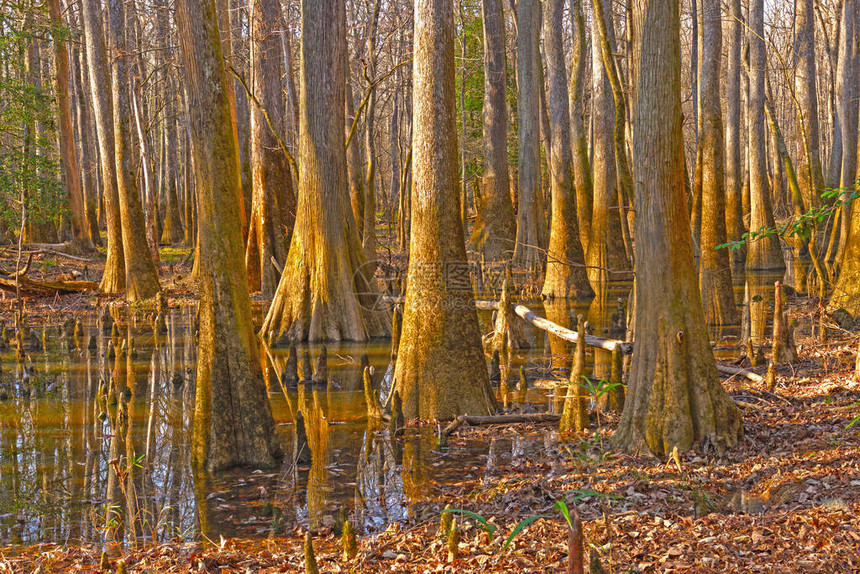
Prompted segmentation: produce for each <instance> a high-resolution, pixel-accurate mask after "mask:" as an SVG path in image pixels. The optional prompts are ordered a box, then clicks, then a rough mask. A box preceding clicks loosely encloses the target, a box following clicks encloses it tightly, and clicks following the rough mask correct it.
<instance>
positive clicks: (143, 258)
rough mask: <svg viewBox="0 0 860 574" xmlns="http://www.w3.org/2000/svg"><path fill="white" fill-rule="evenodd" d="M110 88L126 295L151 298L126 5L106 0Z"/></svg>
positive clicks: (153, 283) (153, 278)
mask: <svg viewBox="0 0 860 574" xmlns="http://www.w3.org/2000/svg"><path fill="white" fill-rule="evenodd" d="M108 13H109V19H110V34H109V35H108V37H109V38H110V42H109V44H110V49H111V56H112V64H111V72H112V74H111V90H112V91H113V131H114V154H113V157H114V160H115V161H116V181H117V192H118V196H119V215H120V222H121V224H122V248H123V256H124V257H125V294H126V298H127V299H128V300H129V301H132V302H134V301H139V300H142V299H148V298H149V297H152V296H153V295H155V294H156V293H158V290H159V289H160V287H159V284H158V272H157V271H156V269H155V264H154V263H153V261H152V256H151V254H150V252H149V246H148V245H147V241H146V228H145V226H144V221H143V207H142V206H141V203H140V194H139V193H138V186H137V166H136V162H135V161H134V155H135V154H134V152H133V148H132V137H131V135H132V134H131V122H132V108H131V86H130V85H129V76H128V62H129V60H128V58H129V57H130V55H131V54H130V52H129V51H128V46H127V43H126V38H125V20H126V14H125V6H124V4H123V1H122V0H109V2H108Z"/></svg>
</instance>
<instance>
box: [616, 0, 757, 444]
mask: <svg viewBox="0 0 860 574" xmlns="http://www.w3.org/2000/svg"><path fill="white" fill-rule="evenodd" d="M634 9H635V19H636V21H635V29H636V31H637V34H636V46H635V49H636V56H637V57H634V61H635V62H636V65H637V69H636V70H635V71H634V73H633V77H634V78H636V83H635V84H634V88H633V92H634V93H635V98H634V101H635V102H636V104H635V108H634V111H633V157H634V159H635V161H636V166H635V171H636V190H635V193H634V197H635V200H636V202H635V208H636V264H637V270H638V271H637V274H636V286H635V291H636V295H635V297H636V301H639V302H640V303H643V304H639V305H636V311H635V315H636V316H635V325H636V339H637V347H636V353H635V354H634V356H633V362H632V365H631V369H630V381H629V386H628V389H629V393H628V395H627V401H626V403H625V406H624V412H623V414H622V416H621V421H620V423H619V426H618V430H617V431H616V432H615V435H614V436H613V441H614V442H615V443H616V444H617V445H618V446H620V447H623V448H626V449H630V450H633V451H639V450H645V449H648V450H650V451H652V452H653V453H655V454H658V455H662V454H666V453H668V452H671V451H672V449H673V448H674V447H677V448H678V450H679V451H681V452H683V451H685V450H687V449H689V448H690V447H692V446H694V445H698V446H702V447H705V448H708V447H712V448H716V449H717V450H718V451H721V450H723V449H725V448H727V447H732V446H734V445H735V444H736V443H737V441H738V439H739V437H740V436H741V434H742V433H743V428H742V426H741V417H740V413H739V412H738V409H737V407H735V406H734V404H733V403H732V401H731V399H730V398H729V396H728V395H727V394H726V392H725V390H723V388H722V386H721V384H720V380H719V377H718V376H717V370H716V366H715V364H714V356H713V353H712V351H711V348H710V344H709V341H708V332H707V330H706V328H705V318H704V313H703V311H702V305H701V298H700V295H699V286H698V281H697V280H696V269H695V261H694V259H693V245H692V239H691V236H690V223H689V218H688V216H687V210H686V201H685V200H684V194H685V190H684V171H683V165H684V150H683V140H682V137H683V136H682V122H681V66H680V60H681V56H680V16H679V14H678V11H679V6H678V2H677V1H676V0H642V1H641V2H636V3H635V5H634ZM645 303H647V304H645Z"/></svg>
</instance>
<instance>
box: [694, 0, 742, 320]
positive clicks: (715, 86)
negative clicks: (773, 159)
mask: <svg viewBox="0 0 860 574" xmlns="http://www.w3.org/2000/svg"><path fill="white" fill-rule="evenodd" d="M720 19H721V14H720V4H719V1H718V0H703V1H702V68H701V74H702V78H701V87H702V91H701V95H700V98H699V101H700V111H699V112H700V114H701V122H700V123H701V132H700V133H699V157H700V158H701V172H702V176H701V177H702V179H701V182H702V233H701V244H700V245H701V268H700V273H701V274H700V284H701V288H702V304H703V306H704V310H705V321H707V323H708V324H709V325H725V324H732V323H737V322H738V320H739V319H740V316H739V314H738V308H737V306H736V305H735V297H734V292H733V291H732V273H731V269H730V267H729V251H728V250H727V249H718V248H717V246H718V245H722V244H723V243H725V242H726V218H725V210H726V188H725V163H724V157H723V153H724V151H725V147H724V142H723V117H722V110H721V109H720V105H721V104H720V58H721V54H722V43H723V42H722V30H721V22H720Z"/></svg>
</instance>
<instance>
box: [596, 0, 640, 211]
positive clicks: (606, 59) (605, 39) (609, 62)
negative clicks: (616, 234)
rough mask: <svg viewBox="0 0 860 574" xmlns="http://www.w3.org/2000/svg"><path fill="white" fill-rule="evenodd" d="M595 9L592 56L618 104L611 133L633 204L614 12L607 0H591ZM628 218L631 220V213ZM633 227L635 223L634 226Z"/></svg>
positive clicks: (626, 196)
mask: <svg viewBox="0 0 860 574" xmlns="http://www.w3.org/2000/svg"><path fill="white" fill-rule="evenodd" d="M592 5H593V7H594V18H593V23H594V27H593V31H594V33H593V34H592V38H594V39H595V40H592V42H594V43H596V44H598V50H597V51H594V52H593V57H594V58H597V57H598V54H599V56H600V58H602V59H603V65H604V70H605V72H606V78H607V80H608V81H609V86H610V87H611V88H612V101H613V103H614V104H615V124H614V128H613V131H612V134H613V139H612V142H613V144H614V146H615V162H616V164H617V175H618V191H619V192H620V193H621V197H622V198H623V200H624V201H625V202H632V201H633V175H632V173H631V170H630V162H629V161H628V159H627V135H626V132H627V129H626V126H627V100H626V98H625V95H624V88H623V87H622V86H621V74H620V73H619V72H618V65H617V63H616V61H615V53H616V52H617V46H616V42H615V25H614V23H613V19H612V11H611V10H607V9H606V8H605V7H604V0H592ZM625 219H628V220H632V217H631V216H630V215H629V214H628V215H626V216H625ZM631 227H632V223H631Z"/></svg>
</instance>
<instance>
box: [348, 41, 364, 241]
mask: <svg viewBox="0 0 860 574" xmlns="http://www.w3.org/2000/svg"><path fill="white" fill-rule="evenodd" d="M344 57H346V56H344ZM344 65H345V66H346V82H345V85H346V121H345V122H344V125H345V128H344V129H345V130H346V134H347V135H349V130H350V128H351V126H352V125H353V123H354V122H355V115H356V111H355V96H354V94H353V92H352V82H351V81H350V78H349V62H348V61H347V62H346V63H345V64H344ZM356 129H358V126H356ZM363 165H364V153H363V148H362V147H361V140H360V139H359V138H357V137H355V135H353V137H352V139H351V140H350V142H349V146H348V147H347V148H346V175H347V179H348V181H349V204H350V207H351V208H352V216H353V218H354V219H355V223H356V231H357V233H358V236H359V238H360V237H361V234H362V233H363V232H364V174H363V173H362V170H361V166H363Z"/></svg>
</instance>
